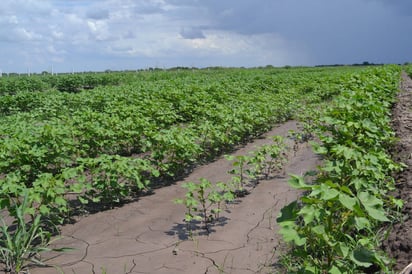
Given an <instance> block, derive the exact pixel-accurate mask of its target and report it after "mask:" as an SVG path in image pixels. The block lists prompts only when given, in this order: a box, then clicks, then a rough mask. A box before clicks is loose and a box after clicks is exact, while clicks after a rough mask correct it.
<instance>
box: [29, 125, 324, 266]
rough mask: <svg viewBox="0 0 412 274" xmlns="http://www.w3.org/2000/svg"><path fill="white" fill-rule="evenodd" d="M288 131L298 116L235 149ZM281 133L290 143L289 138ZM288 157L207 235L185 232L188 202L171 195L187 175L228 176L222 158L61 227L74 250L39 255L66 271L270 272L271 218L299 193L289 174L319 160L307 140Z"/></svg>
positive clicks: (274, 239) (275, 240)
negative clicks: (278, 170) (146, 193)
mask: <svg viewBox="0 0 412 274" xmlns="http://www.w3.org/2000/svg"><path fill="white" fill-rule="evenodd" d="M289 130H297V123H296V122H294V121H290V122H287V123H285V124H282V125H280V126H279V127H276V128H275V129H273V130H272V131H271V132H269V133H267V134H266V135H265V136H262V138H260V139H257V140H255V141H254V142H253V143H249V144H247V145H245V146H244V147H242V148H241V149H239V150H237V151H236V152H235V153H234V155H240V154H241V155H245V154H246V153H248V151H252V150H255V149H256V147H257V146H260V145H263V144H266V143H271V139H270V138H269V137H270V136H273V135H282V136H287V133H288V131H289ZM286 140H287V142H288V147H290V148H292V147H293V141H292V140H290V139H286ZM288 158H289V161H288V163H287V164H286V165H285V167H284V170H283V171H282V172H281V173H279V174H278V175H277V176H275V177H274V178H272V179H270V180H266V181H261V183H260V184H258V185H257V186H256V187H255V188H253V189H252V190H251V194H249V195H247V196H245V197H243V198H240V199H239V200H238V201H237V202H235V203H232V204H229V205H228V206H227V208H226V210H225V211H224V212H223V213H222V214H221V218H220V219H219V222H217V223H216V224H215V225H214V226H212V227H211V233H210V234H209V235H208V234H207V233H205V231H204V230H202V229H198V230H195V231H194V234H198V235H195V236H194V237H193V239H190V237H189V235H188V231H187V229H186V225H185V223H184V221H183V218H184V213H185V207H184V206H183V205H176V204H174V203H173V202H172V200H173V199H175V198H182V197H184V194H185V190H184V189H183V188H181V184H182V183H184V182H188V181H193V182H197V181H198V180H199V178H202V177H203V178H207V179H209V180H210V181H212V182H216V181H228V180H229V179H230V175H229V174H228V171H229V170H230V169H231V168H232V166H231V163H230V162H229V161H227V160H226V159H224V158H223V157H222V158H220V159H218V160H216V161H215V162H212V163H210V164H208V165H204V166H201V167H198V168H196V169H195V170H194V171H193V172H192V173H191V174H190V175H189V176H188V177H187V178H186V179H184V180H183V181H179V182H177V183H176V184H173V185H171V186H167V187H164V188H161V189H156V190H155V191H154V192H155V193H154V194H153V195H150V196H145V197H141V199H140V200H139V201H137V202H133V203H129V204H126V205H124V206H122V207H120V208H116V209H113V210H108V211H103V212H99V213H97V214H93V215H90V216H87V217H81V218H79V220H78V221H77V222H76V223H74V224H69V225H65V226H63V227H62V236H63V237H64V238H63V239H61V240H59V241H58V242H57V244H56V245H57V246H64V247H72V248H75V250H73V251H71V252H68V253H56V254H46V255H45V256H44V257H46V258H47V263H48V264H51V265H58V266H60V267H61V270H63V271H64V273H80V274H85V273H107V274H118V273H159V274H160V273H168V274H171V273H180V274H181V273H191V274H196V273H236V274H242V273H271V272H273V267H272V264H273V263H274V262H275V261H276V256H277V255H278V253H279V252H276V249H277V248H279V247H280V236H279V235H277V233H276V231H277V229H278V228H277V224H276V217H277V215H278V214H279V212H280V209H281V208H282V207H283V206H284V205H286V204H288V203H290V202H291V201H293V200H295V199H296V198H297V197H298V195H299V193H297V192H296V191H295V190H293V189H291V188H290V187H289V186H288V184H287V180H288V174H290V173H292V174H302V172H306V171H308V170H311V169H315V168H316V166H317V165H318V164H319V160H318V159H317V157H316V156H315V155H314V154H313V152H312V150H311V148H310V147H309V146H308V145H306V144H304V145H300V146H299V148H298V150H297V151H296V152H294V151H293V150H292V149H290V150H289V152H288ZM30 273H42V274H43V273H60V272H59V271H58V270H57V269H55V268H52V267H47V268H34V269H31V271H30Z"/></svg>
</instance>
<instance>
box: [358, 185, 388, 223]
mask: <svg viewBox="0 0 412 274" xmlns="http://www.w3.org/2000/svg"><path fill="white" fill-rule="evenodd" d="M358 198H359V200H360V201H361V203H362V205H363V206H364V208H365V210H366V211H367V212H368V214H369V216H371V217H372V218H374V219H376V220H378V221H382V222H388V221H389V219H388V218H387V217H386V215H385V210H384V209H383V207H382V205H383V201H382V200H380V199H378V198H377V197H375V196H373V195H371V194H370V193H368V192H361V193H359V195H358Z"/></svg>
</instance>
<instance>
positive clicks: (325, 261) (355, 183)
mask: <svg viewBox="0 0 412 274" xmlns="http://www.w3.org/2000/svg"><path fill="white" fill-rule="evenodd" d="M399 79H400V69H399V67H397V66H387V67H382V68H374V69H369V70H367V71H364V72H362V73H359V74H354V75H353V76H352V77H351V78H350V80H349V81H348V85H347V86H346V88H345V90H344V91H342V93H341V95H340V96H338V97H337V98H336V99H335V100H334V101H333V103H332V104H331V105H330V107H328V108H327V110H326V111H325V113H323V115H322V117H321V118H320V119H319V121H318V123H317V125H318V128H319V131H318V132H317V135H318V137H319V139H320V143H319V144H316V143H315V144H314V149H315V152H317V153H318V154H319V155H321V156H322V157H323V165H322V167H320V168H319V170H318V175H317V177H316V179H315V180H314V181H313V182H311V183H308V182H305V178H304V177H301V176H292V178H291V179H290V181H289V183H290V185H291V186H292V187H294V188H297V189H300V190H302V191H304V192H305V194H304V195H303V196H302V197H301V198H300V199H299V200H298V201H295V202H293V203H291V204H289V205H288V206H286V207H284V208H283V209H282V212H281V215H280V216H279V218H278V222H279V224H280V227H281V231H280V233H281V234H282V235H283V237H284V240H285V241H286V242H288V243H290V245H291V251H290V253H289V254H288V255H287V256H284V259H283V263H284V265H285V267H286V268H287V269H288V271H292V272H299V273H375V272H377V271H381V272H383V273H390V272H391V264H390V260H389V259H388V258H387V257H386V256H385V254H384V253H383V252H382V251H380V242H381V241H380V240H381V239H382V238H383V237H384V235H385V233H386V232H385V231H382V230H380V228H381V227H382V226H383V224H390V223H391V222H393V221H394V220H396V218H397V217H399V214H398V213H397V212H398V211H399V209H400V208H401V207H402V201H400V200H397V199H395V198H394V197H392V196H390V195H389V191H391V190H393V189H394V183H395V182H394V179H393V178H392V174H393V172H395V171H399V170H400V169H401V167H402V165H401V164H398V163H395V162H394V161H393V160H392V159H391V156H390V155H389V153H388V150H389V149H390V148H391V146H392V145H393V144H394V142H395V141H396V140H395V138H394V132H393V130H392V129H391V127H390V117H391V106H392V104H393V103H394V101H395V97H396V93H397V91H398V86H399Z"/></svg>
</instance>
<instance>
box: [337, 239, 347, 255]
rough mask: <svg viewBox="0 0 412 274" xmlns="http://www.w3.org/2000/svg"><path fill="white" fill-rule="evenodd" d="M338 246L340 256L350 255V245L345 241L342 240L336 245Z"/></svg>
mask: <svg viewBox="0 0 412 274" xmlns="http://www.w3.org/2000/svg"><path fill="white" fill-rule="evenodd" d="M336 248H337V251H338V253H339V255H340V256H342V257H344V258H345V257H347V256H348V255H349V246H348V245H347V244H345V243H344V242H340V243H339V244H338V245H336Z"/></svg>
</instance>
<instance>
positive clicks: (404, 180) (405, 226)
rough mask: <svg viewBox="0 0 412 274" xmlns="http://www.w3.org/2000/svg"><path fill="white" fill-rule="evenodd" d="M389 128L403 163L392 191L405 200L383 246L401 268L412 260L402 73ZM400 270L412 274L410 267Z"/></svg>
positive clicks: (410, 157) (410, 159)
mask: <svg viewBox="0 0 412 274" xmlns="http://www.w3.org/2000/svg"><path fill="white" fill-rule="evenodd" d="M393 127H394V129H395V131H396V135H397V137H398V138H399V143H398V144H397V146H396V147H395V151H394V156H395V160H396V161H400V162H403V163H404V164H406V165H407V167H406V168H405V169H404V170H403V171H402V172H401V173H400V174H398V175H397V176H396V182H397V191H396V192H395V196H396V197H397V198H401V199H402V200H404V202H405V205H404V208H403V210H402V213H403V215H404V218H403V221H402V222H401V223H398V224H395V225H394V227H393V228H392V231H391V232H390V235H389V237H388V239H387V240H386V241H385V242H384V243H383V246H384V248H385V249H386V251H387V252H388V253H389V255H390V256H391V257H392V258H394V259H395V260H396V262H397V264H396V267H395V269H396V270H401V269H404V268H405V267H406V266H407V265H408V264H409V263H412V80H411V79H410V78H409V77H408V76H407V74H406V73H403V74H402V83H401V92H400V93H399V95H398V101H397V103H396V104H395V106H394V110H393ZM404 273H405V274H409V273H412V267H411V268H410V269H409V270H408V271H405V272H404Z"/></svg>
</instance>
